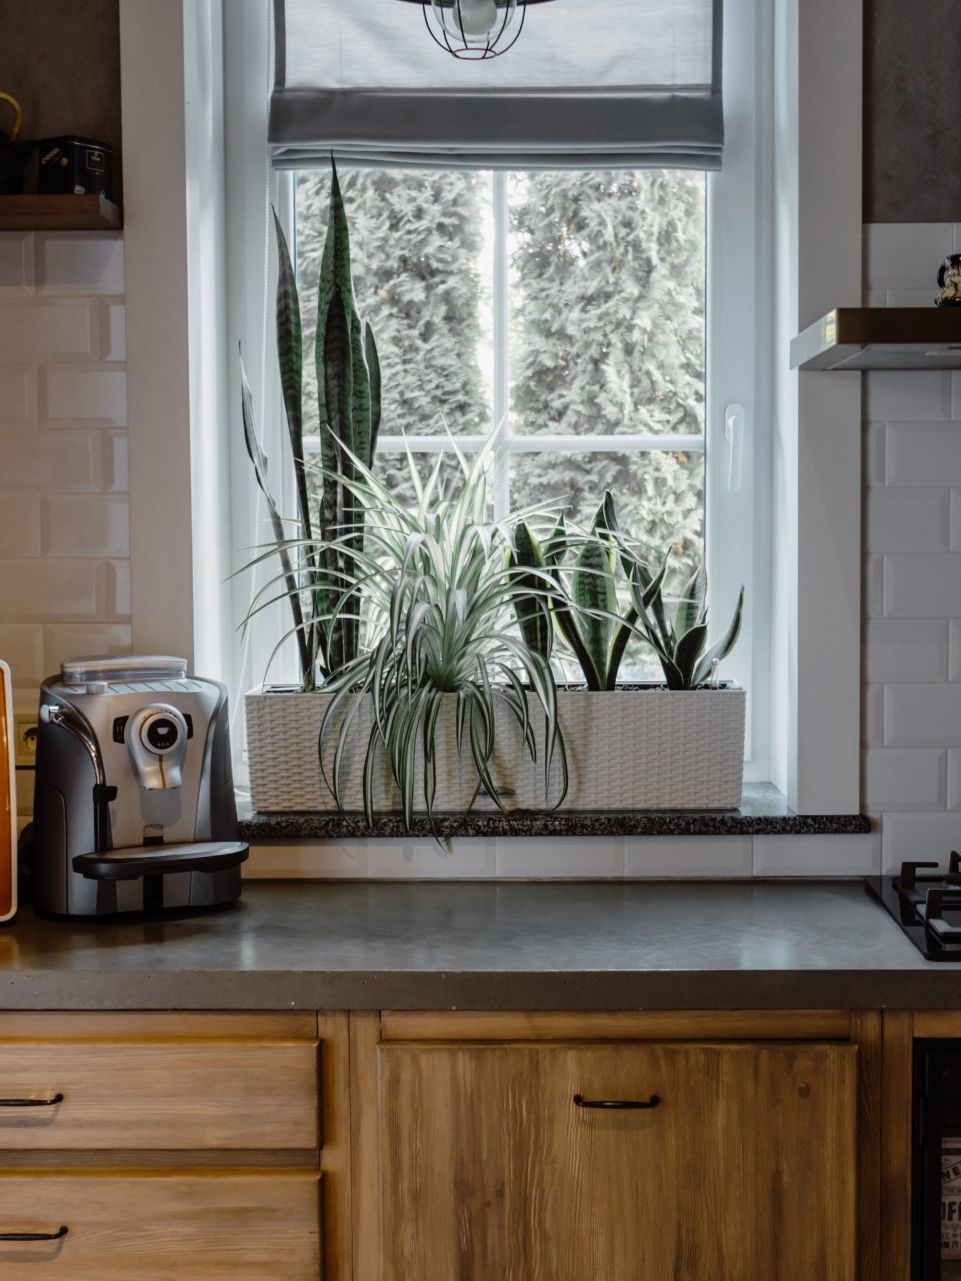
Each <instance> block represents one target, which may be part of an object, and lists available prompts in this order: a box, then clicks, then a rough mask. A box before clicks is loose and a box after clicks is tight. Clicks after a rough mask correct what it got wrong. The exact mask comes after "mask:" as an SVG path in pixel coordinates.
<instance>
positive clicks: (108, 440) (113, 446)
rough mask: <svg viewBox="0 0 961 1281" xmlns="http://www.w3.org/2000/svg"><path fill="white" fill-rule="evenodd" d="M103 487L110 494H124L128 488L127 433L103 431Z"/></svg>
mask: <svg viewBox="0 0 961 1281" xmlns="http://www.w3.org/2000/svg"><path fill="white" fill-rule="evenodd" d="M103 439H104V459H103V470H104V488H105V489H106V490H107V492H108V493H110V494H126V493H127V491H128V489H129V488H130V476H129V471H128V467H127V433H126V432H125V431H107V432H104V437H103Z"/></svg>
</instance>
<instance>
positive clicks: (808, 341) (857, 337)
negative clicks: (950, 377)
mask: <svg viewBox="0 0 961 1281" xmlns="http://www.w3.org/2000/svg"><path fill="white" fill-rule="evenodd" d="M791 368H792V369H807V370H811V369H815V370H865V369H961V307H838V308H836V309H835V310H834V311H829V312H828V313H827V315H826V316H822V317H821V319H820V320H818V321H816V322H815V323H814V324H813V325H809V326H808V327H807V329H805V330H804V331H803V332H802V333H800V334H798V336H797V338H795V339H794V340H793V341H792V343H791Z"/></svg>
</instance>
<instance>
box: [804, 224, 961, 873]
mask: <svg viewBox="0 0 961 1281" xmlns="http://www.w3.org/2000/svg"><path fill="white" fill-rule="evenodd" d="M959 250H961V223H955V224H952V223H903V224H902V223H888V224H878V225H875V226H872V227H868V228H866V234H865V266H866V281H867V288H868V301H869V302H870V303H872V304H873V305H875V306H902V307H926V306H930V305H931V302H932V300H933V297H934V295H935V293H936V292H937V287H936V285H935V283H934V280H935V274H936V272H937V268H938V265H939V263H940V262H941V259H942V258H943V257H944V256H945V255H946V254H948V253H952V252H957V251H959ZM864 422H865V427H864V450H865V455H864V475H865V531H864V612H865V622H864V667H863V679H864V681H865V685H864V689H863V722H864V724H863V742H864V752H863V771H864V776H863V794H864V804H865V806H866V808H867V810H868V812H869V813H871V814H872V815H873V816H875V817H876V818H877V820H878V822H879V824H880V827H881V833H882V838H881V845H882V855H883V859H884V864H885V866H886V867H887V868H893V867H895V866H896V865H897V864H898V862H899V861H900V860H901V859H902V858H916V859H924V858H932V859H942V860H944V859H946V857H947V853H948V851H949V850H951V849H954V848H961V812H959V811H961V374H951V373H944V372H932V373H872V374H868V375H867V378H866V386H865V397H864ZM829 622H830V620H828V619H825V620H824V625H825V626H829Z"/></svg>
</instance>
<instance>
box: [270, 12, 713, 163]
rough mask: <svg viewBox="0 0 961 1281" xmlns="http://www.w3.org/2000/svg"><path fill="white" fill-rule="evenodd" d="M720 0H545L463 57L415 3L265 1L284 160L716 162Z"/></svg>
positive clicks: (274, 129) (274, 119) (274, 142)
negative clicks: (489, 50)
mask: <svg viewBox="0 0 961 1281" xmlns="http://www.w3.org/2000/svg"><path fill="white" fill-rule="evenodd" d="M722 7H723V0H551V2H550V3H540V4H532V5H530V6H529V8H528V11H527V15H526V22H525V26H524V30H523V33H522V35H521V37H520V39H519V40H518V42H517V44H516V45H515V46H514V47H513V49H511V50H510V51H509V52H508V53H506V54H505V55H504V56H503V57H500V58H495V59H492V60H490V61H486V62H469V61H458V60H457V59H455V58H452V57H451V56H450V55H449V54H448V53H446V52H445V51H443V50H441V49H439V48H438V47H437V45H436V44H434V42H433V41H432V40H431V38H430V36H429V34H428V32H427V30H426V27H425V25H424V17H423V12H422V9H421V6H420V5H418V4H410V3H404V2H402V0H274V8H275V21H276V55H277V68H276V80H275V87H274V91H273V95H272V98H271V108H270V143H271V149H272V152H273V157H274V163H275V164H276V165H278V166H279V167H281V168H296V167H298V166H303V165H309V164H312V163H317V162H320V161H323V160H324V159H326V157H327V156H328V155H329V154H330V152H331V151H333V153H334V154H335V156H336V157H337V158H338V159H339V160H343V161H345V162H348V163H354V164H362V165H373V166H385V167H393V166H429V167H457V168H516V169H560V168H588V167H589V168H625V167H635V166H657V167H671V168H674V167H682V168H697V169H716V168H719V167H720V163H721V152H722V149H723V144H724V113H723V105H722V99H721V13H722Z"/></svg>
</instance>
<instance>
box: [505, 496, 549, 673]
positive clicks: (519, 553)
mask: <svg viewBox="0 0 961 1281" xmlns="http://www.w3.org/2000/svg"><path fill="white" fill-rule="evenodd" d="M513 536H514V550H513V551H512V553H511V556H510V566H511V568H512V569H514V570H519V569H522V568H531V569H534V570H537V571H538V572H537V573H536V574H524V573H515V574H513V575H512V578H513V581H514V582H516V583H517V585H518V586H519V587H520V588H522V589H524V591H525V592H527V593H529V594H527V595H521V594H519V593H518V594H517V595H516V596H515V597H514V602H513V603H514V614H515V616H516V618H517V622H518V624H519V626H520V629H521V635H522V636H523V637H524V641H525V643H526V645H527V647H528V649H531V650H533V652H534V653H535V654H540V656H541V657H542V658H543V659H544V660H545V662H550V657H551V650H552V649H553V647H554V625H553V622H552V620H551V611H550V602H549V600H548V599H547V598H546V595H545V592H544V587H545V581H546V571H547V562H546V560H545V558H544V553H543V551H542V550H541V545H540V543H539V542H538V541H537V538H536V536H535V535H534V533H533V532H532V531H531V529H530V526H529V525H528V524H527V523H526V522H525V521H520V522H519V523H518V524H517V525H515V527H514V530H513Z"/></svg>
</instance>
